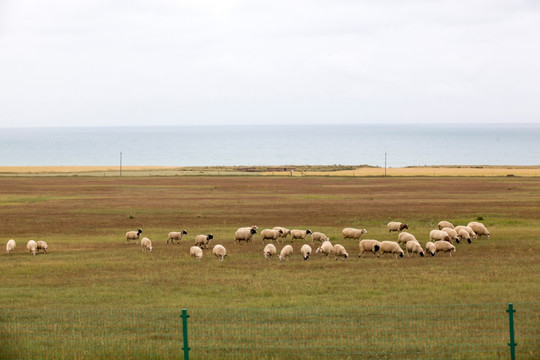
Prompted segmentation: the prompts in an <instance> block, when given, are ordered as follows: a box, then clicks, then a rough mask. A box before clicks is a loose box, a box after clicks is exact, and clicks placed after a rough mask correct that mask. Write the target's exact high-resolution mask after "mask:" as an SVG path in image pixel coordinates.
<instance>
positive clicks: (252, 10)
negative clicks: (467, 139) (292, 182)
mask: <svg viewBox="0 0 540 360" xmlns="http://www.w3.org/2000/svg"><path fill="white" fill-rule="evenodd" d="M539 44H540V0H522V1H520V0H506V1H505V0H451V1H443V0H367V1H362V0H328V1H326V0H287V1H282V0H268V1H267V0H256V1H241V0H193V1H191V0H176V1H175V0H151V1H150V0H149V1H136V0H131V1H127V0H117V1H114V0H91V1H86V0H77V1H72V0H66V1H61V0H47V1H43V0H0V127H8V126H66V125H73V126H94V125H96V126H102V125H197V124H208V125H211V124H272V123H296V124H307V123H330V124H332V123H343V124H361V123H435V122H439V123H450V122H461V123H470V122H477V123H501V122H513V121H517V122H520V123H539V122H540V45H539Z"/></svg>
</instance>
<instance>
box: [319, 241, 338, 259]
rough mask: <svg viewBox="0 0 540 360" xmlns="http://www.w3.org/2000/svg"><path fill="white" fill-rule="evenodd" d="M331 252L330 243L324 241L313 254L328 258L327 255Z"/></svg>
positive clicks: (332, 248)
mask: <svg viewBox="0 0 540 360" xmlns="http://www.w3.org/2000/svg"><path fill="white" fill-rule="evenodd" d="M332 250H334V247H333V246H332V243H331V242H330V241H324V242H323V243H322V244H321V246H319V247H318V248H317V250H315V254H318V253H322V254H323V255H324V256H326V257H328V255H330V254H331V253H332Z"/></svg>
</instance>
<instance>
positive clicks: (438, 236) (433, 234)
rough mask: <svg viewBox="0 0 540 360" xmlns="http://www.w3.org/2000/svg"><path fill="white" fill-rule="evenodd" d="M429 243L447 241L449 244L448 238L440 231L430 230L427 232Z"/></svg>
mask: <svg viewBox="0 0 540 360" xmlns="http://www.w3.org/2000/svg"><path fill="white" fill-rule="evenodd" d="M429 241H448V242H451V241H452V239H450V236H448V234H447V233H446V232H444V231H442V230H431V231H430V232H429Z"/></svg>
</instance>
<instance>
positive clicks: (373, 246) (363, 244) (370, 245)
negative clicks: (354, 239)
mask: <svg viewBox="0 0 540 360" xmlns="http://www.w3.org/2000/svg"><path fill="white" fill-rule="evenodd" d="M358 247H359V248H360V253H359V254H358V257H361V256H362V254H363V253H364V252H366V251H367V252H370V253H372V254H373V255H377V256H379V250H380V249H381V242H380V241H377V240H373V239H364V240H360V242H359V243H358Z"/></svg>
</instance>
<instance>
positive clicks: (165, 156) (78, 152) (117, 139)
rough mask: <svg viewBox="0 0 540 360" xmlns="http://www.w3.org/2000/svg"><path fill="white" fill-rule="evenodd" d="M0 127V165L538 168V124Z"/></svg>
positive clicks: (539, 147) (539, 138) (539, 129)
mask: <svg viewBox="0 0 540 360" xmlns="http://www.w3.org/2000/svg"><path fill="white" fill-rule="evenodd" d="M0 130H1V131H0V166H30V165H36V166H37V165H42V166H43V165H117V164H118V163H119V161H120V153H122V163H123V164H124V165H167V166H213V165H214V166H218V165H223V166H235V165H333V164H341V165H362V164H368V165H373V166H381V167H383V166H384V161H385V152H386V153H387V166H388V167H402V166H412V165H419V166H422V165H540V124H528V125H509V124H508V125H463V124H460V125H276V126H173V127H164V126H158V127H86V128H80V127H73V128H4V129H0Z"/></svg>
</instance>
